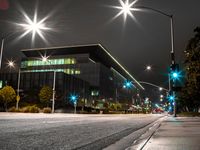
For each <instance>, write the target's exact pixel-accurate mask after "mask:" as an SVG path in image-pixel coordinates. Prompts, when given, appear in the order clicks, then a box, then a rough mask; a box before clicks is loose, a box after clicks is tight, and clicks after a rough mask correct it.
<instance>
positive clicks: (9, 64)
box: [7, 60, 21, 109]
mask: <svg viewBox="0 0 200 150" xmlns="http://www.w3.org/2000/svg"><path fill="white" fill-rule="evenodd" d="M7 65H8V67H10V68H14V67H15V62H14V61H13V60H9V61H8V63H7ZM20 73H21V71H20V68H19V72H18V80H17V96H16V100H17V102H16V109H19V100H20V96H19V86H20Z"/></svg>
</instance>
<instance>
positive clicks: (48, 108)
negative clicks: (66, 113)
mask: <svg viewBox="0 0 200 150" xmlns="http://www.w3.org/2000/svg"><path fill="white" fill-rule="evenodd" d="M43 113H51V108H50V107H45V108H44V109H43Z"/></svg>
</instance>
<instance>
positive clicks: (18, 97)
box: [16, 68, 21, 109]
mask: <svg viewBox="0 0 200 150" xmlns="http://www.w3.org/2000/svg"><path fill="white" fill-rule="evenodd" d="M20 75H21V69H20V68H19V71H18V80H17V99H16V100H17V102H16V109H18V108H19V100H20V96H19V87H20Z"/></svg>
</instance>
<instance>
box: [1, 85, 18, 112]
mask: <svg viewBox="0 0 200 150" xmlns="http://www.w3.org/2000/svg"><path fill="white" fill-rule="evenodd" d="M0 97H1V100H2V101H3V103H4V106H5V110H6V111H7V104H8V103H10V102H12V101H14V100H15V98H16V93H15V90H14V89H13V88H12V86H4V87H3V88H2V89H1V90H0Z"/></svg>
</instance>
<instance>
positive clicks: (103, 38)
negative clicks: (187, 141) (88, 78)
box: [0, 0, 200, 88]
mask: <svg viewBox="0 0 200 150" xmlns="http://www.w3.org/2000/svg"><path fill="white" fill-rule="evenodd" d="M130 1H131V0H130ZM119 5H120V3H119V1H118V0H38V1H36V0H0V9H1V10H0V34H1V35H0V36H1V37H2V36H4V35H5V34H7V33H9V32H13V33H14V34H13V35H12V36H11V37H10V38H8V39H7V40H6V42H5V49H4V53H3V56H4V58H5V57H12V58H14V59H16V58H18V57H20V56H21V53H20V49H24V48H33V47H51V46H67V45H76V44H78V45H80V44H91V43H101V44H102V45H103V46H104V47H105V48H107V49H108V50H109V51H110V53H111V54H112V55H113V56H114V57H115V58H116V59H117V60H118V61H119V62H120V63H121V64H122V65H123V66H124V67H125V68H127V70H128V71H129V72H130V73H131V74H133V76H134V77H135V78H136V79H137V80H141V81H147V82H151V83H155V84H159V85H164V86H165V87H166V88H167V75H166V74H167V69H168V66H169V64H170V50H171V43H170V19H169V18H167V17H164V16H162V15H160V14H157V13H153V12H134V16H135V18H136V19H137V22H136V21H134V20H133V19H131V18H130V17H128V18H127V21H126V23H125V24H124V20H123V16H119V17H118V18H116V19H115V20H112V18H113V17H114V16H115V15H116V14H117V13H118V12H119V10H117V9H114V8H112V7H111V6H119ZM141 5H142V6H147V7H152V8H154V9H158V10H161V11H163V12H166V13H167V14H173V15H174V27H175V51H176V60H177V62H178V63H182V62H183V51H184V49H185V46H186V44H187V41H188V40H189V39H190V38H191V37H192V35H193V29H194V28H195V27H196V26H199V25H200V17H199V15H200V9H199V6H200V0H139V1H138V2H137V3H136V6H141ZM35 8H37V10H38V11H37V12H38V18H40V19H42V18H44V17H45V16H47V15H49V18H48V19H47V20H46V26H48V27H50V28H52V31H49V32H47V33H46V34H45V37H46V39H47V41H48V43H45V42H43V41H42V40H41V38H39V37H38V36H37V37H36V40H35V42H34V44H31V35H30V34H29V35H27V36H25V37H24V38H23V39H21V40H17V37H19V35H20V34H22V33H23V32H22V31H18V30H19V27H18V28H17V27H16V25H15V24H13V23H15V22H17V23H21V22H24V17H23V15H22V13H21V12H22V11H21V10H22V9H23V10H24V11H25V12H26V13H27V15H28V16H29V17H30V18H33V15H34V11H35ZM147 64H150V65H152V66H153V72H151V73H148V72H146V71H144V69H145V66H146V65H147Z"/></svg>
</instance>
